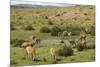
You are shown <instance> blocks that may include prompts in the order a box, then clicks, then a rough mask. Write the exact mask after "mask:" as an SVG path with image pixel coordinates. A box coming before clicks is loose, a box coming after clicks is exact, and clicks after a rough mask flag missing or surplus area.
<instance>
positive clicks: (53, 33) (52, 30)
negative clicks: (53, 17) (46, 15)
mask: <svg viewBox="0 0 100 67" xmlns="http://www.w3.org/2000/svg"><path fill="white" fill-rule="evenodd" d="M61 31H62V30H61V28H60V27H58V26H53V27H52V29H51V35H52V36H57V35H58V32H61Z"/></svg>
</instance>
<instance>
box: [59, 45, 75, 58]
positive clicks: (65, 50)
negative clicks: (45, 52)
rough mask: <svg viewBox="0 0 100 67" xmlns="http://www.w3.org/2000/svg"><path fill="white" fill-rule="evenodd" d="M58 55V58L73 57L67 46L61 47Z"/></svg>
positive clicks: (70, 49)
mask: <svg viewBox="0 0 100 67" xmlns="http://www.w3.org/2000/svg"><path fill="white" fill-rule="evenodd" d="M58 55H59V56H65V57H66V56H71V55H73V50H72V48H71V47H70V46H69V47H63V48H61V49H59V50H58Z"/></svg>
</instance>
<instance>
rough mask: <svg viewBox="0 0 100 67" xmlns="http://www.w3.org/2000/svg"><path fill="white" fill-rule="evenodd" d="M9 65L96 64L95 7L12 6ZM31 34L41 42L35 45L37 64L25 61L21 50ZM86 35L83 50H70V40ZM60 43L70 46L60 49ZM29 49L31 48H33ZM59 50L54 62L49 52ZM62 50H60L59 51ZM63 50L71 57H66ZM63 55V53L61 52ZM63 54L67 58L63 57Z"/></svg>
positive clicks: (75, 48)
mask: <svg viewBox="0 0 100 67" xmlns="http://www.w3.org/2000/svg"><path fill="white" fill-rule="evenodd" d="M10 29H11V40H10V41H11V44H10V47H11V52H10V55H11V56H10V61H11V66H19V65H43V64H62V63H79V62H94V61H95V6H94V5H76V6H71V7H52V8H49V7H46V8H19V7H11V27H10ZM64 31H67V32H71V33H72V34H71V35H70V36H68V35H67V36H64V38H63V37H59V36H58V33H59V32H64ZM31 35H34V36H36V37H37V38H39V39H40V40H41V41H40V43H38V44H35V45H34V46H33V47H35V48H36V55H37V59H38V60H37V61H32V60H29V59H27V58H26V56H25V51H24V48H22V47H21V45H22V43H23V42H25V40H28V37H29V36H31ZM81 35H85V36H86V47H85V48H83V47H79V46H78V45H77V44H76V45H77V47H76V46H75V47H74V48H73V47H72V45H71V43H70V41H71V40H73V41H76V40H77V39H79V37H80V36H81ZM61 41H64V42H65V43H66V44H67V45H70V46H71V50H70V49H69V51H67V50H63V46H62V43H61ZM33 47H32V48H33ZM51 48H56V49H57V50H58V52H57V55H56V62H54V59H53V58H52V56H51V53H50V49H51ZM81 49H82V50H81ZM60 50H61V51H60ZM66 51H67V52H68V53H69V54H70V53H72V54H71V55H68V56H67V55H66V54H65V53H66ZM61 52H62V53H63V54H62V53H61ZM65 55H66V56H65Z"/></svg>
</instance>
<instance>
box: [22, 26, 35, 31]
mask: <svg viewBox="0 0 100 67" xmlns="http://www.w3.org/2000/svg"><path fill="white" fill-rule="evenodd" d="M24 30H35V29H34V28H33V27H32V25H27V26H26V27H25V28H24Z"/></svg>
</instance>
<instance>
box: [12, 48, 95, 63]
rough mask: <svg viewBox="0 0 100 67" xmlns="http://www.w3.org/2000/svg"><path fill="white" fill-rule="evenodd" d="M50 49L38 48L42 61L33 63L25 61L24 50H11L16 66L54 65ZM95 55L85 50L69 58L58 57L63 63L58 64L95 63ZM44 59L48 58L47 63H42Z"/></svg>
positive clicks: (93, 51)
mask: <svg viewBox="0 0 100 67" xmlns="http://www.w3.org/2000/svg"><path fill="white" fill-rule="evenodd" d="M56 47H57V46H56ZM49 48H50V47H47V46H46V47H41V48H37V55H38V58H39V59H40V60H41V61H38V62H37V61H36V62H33V61H30V60H25V59H23V58H25V56H24V52H23V51H24V50H23V49H22V48H18V47H14V48H11V59H14V61H16V62H17V64H15V65H41V64H52V59H51V56H50V52H49ZM44 49H45V50H44ZM94 55H95V50H94V49H89V50H84V51H81V52H75V53H74V55H73V56H68V57H61V56H58V58H60V59H61V61H57V63H77V62H93V61H95V58H94V57H93V56H94ZM43 58H47V62H44V61H42V59H43Z"/></svg>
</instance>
